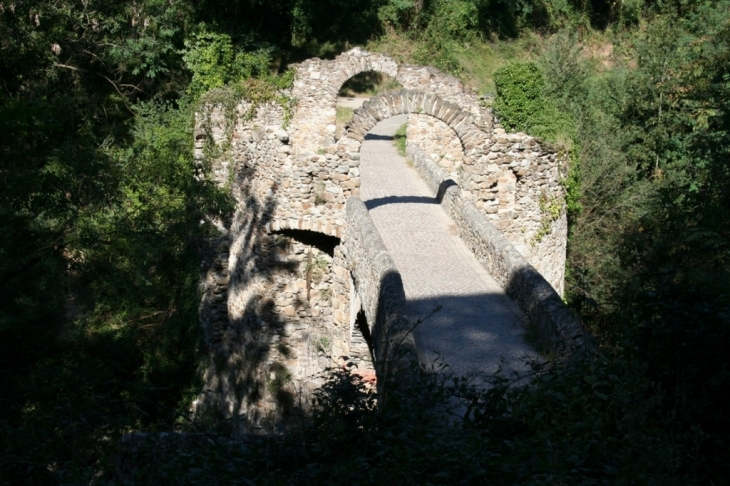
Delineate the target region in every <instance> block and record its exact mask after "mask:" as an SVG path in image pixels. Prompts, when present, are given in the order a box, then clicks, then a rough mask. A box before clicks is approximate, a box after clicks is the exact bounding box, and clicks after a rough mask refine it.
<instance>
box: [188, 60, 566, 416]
mask: <svg viewBox="0 0 730 486" xmlns="http://www.w3.org/2000/svg"><path fill="white" fill-rule="evenodd" d="M296 69H297V75H296V77H295V81H294V85H293V87H292V89H291V90H290V91H283V92H282V93H281V94H282V96H288V97H292V98H294V99H295V100H296V102H297V104H296V108H295V110H294V113H293V116H292V118H291V123H290V124H288V125H287V124H286V123H285V118H286V117H285V113H284V110H283V109H282V108H281V107H280V106H279V105H277V104H275V103H270V104H264V105H261V106H256V107H252V106H251V104H250V103H249V102H247V101H245V100H244V101H242V102H241V103H240V105H239V106H238V107H237V109H236V110H235V113H234V114H233V116H230V113H227V111H226V109H225V108H224V107H223V106H219V105H209V106H206V107H204V109H201V111H200V112H199V113H198V115H197V123H196V131H195V142H196V144H195V157H196V160H197V162H198V165H199V168H200V175H199V177H201V178H207V179H210V180H212V181H214V182H215V183H216V184H218V185H219V187H221V188H223V189H225V190H226V191H229V192H230V194H231V196H232V197H233V199H234V201H235V203H236V210H235V212H234V214H232V215H229V216H227V217H225V218H220V219H216V218H211V219H210V223H211V224H212V225H213V226H214V227H215V228H217V231H218V235H217V236H216V237H215V238H212V240H211V245H212V250H211V254H210V256H209V257H208V258H207V259H206V261H205V262H204V269H205V274H204V279H203V280H204V281H203V290H204V297H203V300H202V303H201V308H200V315H201V323H202V325H203V327H204V330H205V335H206V343H207V347H208V354H209V357H210V359H209V362H208V363H207V365H206V367H205V369H206V371H205V388H204V391H203V393H201V395H200V397H199V399H198V400H197V401H196V404H195V408H196V411H198V412H199V413H215V414H219V415H222V416H225V417H233V416H244V417H245V421H244V422H245V424H246V426H263V425H267V424H272V423H275V422H277V421H278V420H280V419H281V417H282V416H285V415H286V413H291V412H293V411H297V410H301V411H306V409H307V406H308V403H309V397H310V392H311V390H312V389H313V388H314V387H316V386H317V385H318V384H319V383H321V379H322V372H323V370H324V369H325V368H326V367H328V366H337V365H341V364H344V362H345V361H347V360H348V359H349V360H353V361H355V362H356V364H357V365H358V369H359V370H360V372H361V374H362V375H363V376H365V377H371V376H372V374H373V363H372V361H371V359H370V358H371V356H373V355H375V357H376V359H387V358H388V356H389V353H390V352H391V347H390V345H389V344H388V343H391V342H392V337H393V336H401V337H402V333H403V329H404V327H407V325H408V324H407V322H406V321H407V319H406V321H404V320H403V319H405V317H404V316H403V309H402V308H401V307H399V306H401V304H399V303H397V302H400V301H397V299H396V301H397V302H396V301H392V300H391V296H392V295H395V294H397V293H398V292H402V282H401V283H400V284H399V283H398V282H399V281H400V280H399V277H398V278H395V277H394V275H397V269H394V272H395V273H394V272H392V271H390V270H388V268H390V267H388V266H387V265H385V264H384V263H382V262H381V263H382V265H385V267H383V266H382V265H381V263H376V260H377V258H381V257H377V256H374V255H373V254H372V253H371V252H372V251H373V249H374V248H375V247H372V245H371V246H362V244H361V243H358V242H362V241H364V240H363V239H362V238H365V236H364V235H368V234H370V233H369V232H368V231H369V230H366V226H367V224H369V223H367V220H368V217H366V215H367V212H366V213H365V216H364V215H363V214H362V211H355V209H348V204H355V203H348V201H353V200H355V197H356V196H358V195H359V194H360V183H361V181H360V156H361V154H360V148H361V146H362V142H363V140H364V139H365V136H366V135H367V133H368V132H369V131H370V130H371V129H372V128H373V126H375V124H376V123H378V122H379V121H381V120H384V119H386V118H390V117H392V116H395V115H400V114H408V115H409V128H408V136H409V140H410V141H411V143H412V144H417V145H419V146H420V147H423V149H424V150H426V151H427V152H428V153H429V155H430V156H431V157H432V158H433V160H434V161H435V162H436V163H437V164H439V166H440V167H441V168H442V169H443V170H444V171H445V173H446V174H448V175H449V177H450V178H451V179H453V180H454V181H455V182H456V183H457V184H458V191H459V197H460V198H461V199H462V200H464V201H469V202H470V203H471V204H472V205H473V207H474V208H475V210H476V211H478V212H479V213H480V214H481V215H482V216H483V218H484V221H487V222H488V223H485V224H489V225H490V227H491V228H494V231H496V232H501V235H503V236H504V238H506V241H508V242H509V243H510V244H511V245H512V246H510V248H512V250H510V251H516V252H517V254H521V255H522V256H523V257H524V258H525V259H526V260H527V261H529V262H530V263H531V264H532V266H534V267H535V268H536V269H537V270H538V271H539V272H540V273H542V274H543V275H544V276H545V278H546V279H547V280H548V281H549V282H550V284H551V285H552V286H553V288H554V289H555V290H557V292H558V293H561V292H562V289H563V287H562V286H563V273H564V263H565V240H566V236H567V224H566V220H565V209H564V194H563V189H562V186H561V180H562V178H563V177H564V176H565V170H566V167H565V164H564V162H563V158H562V157H561V154H560V153H558V152H556V151H555V150H554V149H552V148H551V147H549V146H548V145H546V144H544V143H541V142H540V141H539V140H537V139H535V138H532V137H529V136H527V135H525V134H507V133H505V132H504V130H502V129H501V128H500V126H499V125H498V124H495V123H494V120H493V117H492V114H491V112H490V111H489V110H488V109H485V108H483V107H482V106H481V105H480V103H479V98H478V97H477V96H475V95H474V93H472V92H470V91H469V90H467V89H465V88H464V86H463V85H462V84H461V83H460V82H459V81H458V80H456V79H455V78H453V77H451V76H448V75H446V74H443V73H440V72H439V71H437V70H435V69H433V68H428V67H419V66H408V65H398V64H397V63H396V62H395V61H393V60H392V59H391V58H389V57H387V56H384V55H380V54H371V53H368V52H365V51H363V50H361V49H358V48H356V49H353V50H351V51H349V52H346V53H344V54H342V55H341V56H339V57H338V58H336V59H335V60H333V61H323V60H319V59H312V60H309V61H306V62H304V63H302V64H300V65H298V66H297V67H296ZM370 70H375V71H380V72H384V73H386V74H389V75H390V76H392V77H394V78H395V79H397V80H398V81H399V82H400V83H401V84H402V85H403V87H404V88H405V89H404V90H401V91H397V92H392V93H387V94H385V95H382V96H379V97H376V98H374V99H372V100H370V101H367V102H365V104H364V105H363V106H362V107H361V108H359V109H358V110H356V112H355V115H354V117H353V119H352V122H351V123H350V124H349V125H348V127H346V132H345V134H344V135H343V136H342V137H341V138H340V139H339V140H335V138H334V118H335V104H336V95H337V92H338V90H339V88H340V87H341V86H342V84H343V83H344V82H345V81H346V80H347V79H349V78H350V77H352V76H353V75H356V74H358V73H360V72H364V71H370ZM353 208H354V206H353ZM348 211H354V212H353V213H351V214H349V213H348ZM355 215H357V216H355ZM480 224H481V223H480ZM292 231H294V232H296V231H304V232H312V233H313V234H315V235H316V234H319V235H327V236H329V237H331V238H333V240H332V241H334V243H333V247H334V250H332V251H331V252H330V253H328V252H325V251H322V249H321V248H320V247H318V245H317V244H314V243H311V242H309V243H308V242H307V241H305V240H306V238H300V239H297V238H298V237H297V235H296V234H295V233H292ZM358 234H359V235H361V236H360V237H358V236H357V235H358ZM371 236H372V235H371ZM371 236H368V238H370V237H371ZM335 239H336V240H335ZM373 241H374V240H373ZM500 248H501V247H500ZM502 250H503V249H502ZM502 250H500V251H502ZM386 253H387V252H386ZM383 258H384V257H383ZM378 261H379V260H378ZM371 265H375V266H374V267H370V266H371ZM378 265H381V266H378ZM366 268H371V269H370V270H369V273H367V272H365V273H363V272H362V271H363V270H364V269H366ZM495 278H496V279H497V280H499V277H498V276H496V275H495ZM399 288H400V290H398V289H399ZM367 289H371V290H367ZM394 293H395V294H394ZM361 309H362V310H363V311H364V313H365V315H366V317H367V321H368V322H367V323H368V326H369V329H370V332H371V333H372V336H373V338H372V346H373V349H370V348H369V347H368V346H367V344H366V342H365V339H364V336H361V335H359V334H358V330H357V329H356V326H355V320H356V316H357V314H358V312H359V311H360V310H361ZM399 339H400V338H399ZM343 357H347V358H343ZM379 376H382V370H381V372H380V373H379Z"/></svg>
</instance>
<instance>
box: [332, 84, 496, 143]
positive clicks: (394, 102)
mask: <svg viewBox="0 0 730 486" xmlns="http://www.w3.org/2000/svg"><path fill="white" fill-rule="evenodd" d="M402 114H422V115H429V116H432V117H434V118H437V119H439V120H441V121H442V122H444V123H446V124H447V125H448V126H449V127H450V128H451V129H452V130H453V131H454V133H456V135H457V137H458V138H459V140H460V142H461V145H462V148H463V150H464V153H466V152H467V151H470V150H473V149H475V148H477V147H479V146H481V145H483V144H484V142H485V141H486V140H487V139H488V137H487V134H486V133H484V132H483V131H482V130H481V129H479V128H478V127H477V126H476V124H475V121H474V116H473V115H472V114H471V113H470V112H469V111H466V110H463V109H462V108H461V107H460V106H459V105H457V104H455V103H452V102H449V101H446V100H444V99H443V98H441V97H440V96H438V95H437V94H435V93H428V92H424V91H420V90H406V89H401V90H399V91H392V92H390V93H384V94H381V95H379V96H376V97H374V98H371V99H370V100H368V101H366V102H365V103H363V104H362V106H361V107H360V108H357V109H356V110H355V111H354V114H353V117H352V120H351V121H350V123H349V124H348V125H347V127H346V129H347V135H346V137H349V138H351V139H354V140H357V141H359V142H362V141H363V140H364V138H365V136H366V135H367V133H368V132H369V131H370V130H371V129H372V128H373V127H374V126H375V124H376V123H378V122H379V121H381V120H385V119H386V118H390V117H392V116H396V115H402Z"/></svg>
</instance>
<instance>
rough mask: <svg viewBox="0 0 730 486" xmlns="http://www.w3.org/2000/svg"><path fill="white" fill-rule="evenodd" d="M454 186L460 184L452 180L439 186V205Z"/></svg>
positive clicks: (437, 193) (437, 196)
mask: <svg viewBox="0 0 730 486" xmlns="http://www.w3.org/2000/svg"><path fill="white" fill-rule="evenodd" d="M452 186H458V184H457V183H456V182H455V181H454V180H452V179H446V180H445V181H442V182H441V184H439V188H438V191H436V201H437V202H438V203H439V204H441V203H442V202H443V200H444V196H445V195H446V190H447V189H448V188H449V187H452Z"/></svg>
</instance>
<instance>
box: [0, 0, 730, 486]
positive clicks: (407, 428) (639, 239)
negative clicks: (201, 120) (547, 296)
mask: <svg viewBox="0 0 730 486" xmlns="http://www.w3.org/2000/svg"><path fill="white" fill-rule="evenodd" d="M354 44H368V45H369V46H371V47H372V48H373V49H384V50H390V51H391V53H392V54H394V55H396V56H399V57H401V58H402V59H403V60H407V61H411V62H420V63H423V64H429V65H434V64H435V65H436V66H437V67H439V68H441V69H444V70H446V71H448V72H450V73H452V74H455V75H457V76H460V77H462V78H463V79H464V80H465V81H467V82H468V83H470V84H472V85H474V86H475V87H477V88H479V89H481V90H482V91H485V92H487V93H493V94H495V95H496V97H495V99H494V109H495V112H496V113H497V115H498V116H499V117H500V120H501V122H502V123H503V124H504V125H505V126H507V127H508V128H511V129H516V130H525V131H528V132H530V133H531V134H535V135H538V136H541V137H544V138H545V139H547V140H549V141H551V142H554V143H556V144H557V145H558V146H560V147H562V148H563V149H564V150H566V151H568V152H569V153H570V156H571V174H570V177H569V178H568V180H566V182H565V183H566V188H567V191H568V194H569V201H568V203H569V205H568V211H569V218H570V231H571V234H570V242H569V268H568V272H569V277H568V281H567V287H568V292H567V299H568V301H569V303H570V304H571V305H572V306H573V307H574V308H575V310H576V311H577V312H578V313H579V314H580V315H581V316H582V318H583V320H584V322H585V323H586V325H587V326H588V327H589V328H590V330H591V331H592V332H593V333H594V335H595V336H596V337H597V339H598V342H599V343H600V346H601V353H600V354H597V355H595V356H588V357H586V359H585V361H584V362H581V363H573V364H571V365H570V366H567V367H565V366H563V365H560V364H555V365H554V366H545V365H535V370H534V371H535V378H534V380H533V384H532V385H531V386H530V387H510V386H508V384H509V377H495V378H494V381H495V386H494V387H493V388H492V389H491V390H490V391H488V392H479V391H475V390H471V389H468V387H466V386H464V383H463V382H462V381H457V383H456V385H457V386H452V385H453V383H451V382H450V383H438V382H430V381H428V380H426V381H425V382H424V383H423V384H422V386H423V387H424V389H422V390H419V392H418V394H417V396H420V397H422V400H427V401H428V403H432V404H435V405H434V406H433V407H424V406H420V405H421V404H420V403H418V402H416V403H412V402H399V401H398V400H393V401H391V402H389V403H388V404H386V405H385V406H382V407H379V408H378V407H373V402H372V397H371V396H369V395H367V394H366V393H365V391H364V389H363V388H362V386H361V384H359V383H358V382H357V380H356V379H355V378H354V377H353V376H351V375H349V374H347V373H344V374H340V375H338V376H335V377H333V379H332V381H331V382H330V383H329V385H328V386H327V387H325V389H323V390H322V391H321V393H320V395H319V396H318V399H319V407H318V408H317V411H316V413H315V416H314V417H313V420H312V422H311V423H309V424H303V425H302V426H301V427H300V428H298V429H296V430H295V431H293V432H291V433H290V434H288V435H286V436H284V437H273V438H269V439H265V440H261V441H253V442H252V443H248V444H247V445H245V446H244V445H242V444H241V442H240V440H233V441H231V440H229V439H228V438H226V436H225V430H226V429H225V427H224V426H225V424H220V423H213V424H210V423H206V424H205V425H203V424H190V423H189V422H188V420H189V417H188V415H187V413H186V410H187V405H188V404H189V403H190V400H191V398H192V397H193V396H194V394H195V392H196V389H197V386H198V383H197V381H196V380H197V378H196V377H197V375H198V373H197V371H198V370H197V367H198V360H199V356H198V340H199V335H198V327H197V315H196V312H197V304H198V301H199V295H198V288H197V285H198V277H199V270H200V261H201V259H202V256H201V255H202V253H203V252H204V251H205V244H206V235H207V234H208V231H209V228H208V227H207V224H205V223H201V221H204V220H205V218H204V216H205V215H213V214H225V213H226V212H228V211H230V201H228V200H227V198H226V197H225V195H224V194H221V193H219V192H218V191H217V190H216V189H215V188H214V187H212V186H209V185H206V184H205V183H201V182H199V181H196V179H195V178H194V175H195V166H194V163H193V159H192V136H191V133H192V113H193V111H194V109H195V107H196V103H197V102H198V100H199V98H200V96H201V95H202V94H203V93H205V92H206V91H208V90H210V89H212V88H216V87H220V86H223V85H224V84H237V83H238V88H236V92H238V93H246V92H252V91H255V92H256V93H262V92H263V93H266V92H267V89H268V88H266V87H267V86H275V85H282V84H285V83H286V82H288V81H290V77H288V76H286V75H282V76H281V77H277V74H278V73H284V72H285V70H286V66H287V65H288V64H289V63H291V62H296V61H298V60H300V59H304V58H306V57H310V56H312V55H319V56H325V57H326V56H331V55H334V54H336V53H338V52H340V51H341V50H342V49H345V48H347V47H348V46H351V45H354ZM0 74H1V76H0V79H1V80H2V90H0V182H1V184H2V186H1V191H0V231H2V238H0V351H1V354H0V356H1V358H0V409H1V410H2V412H1V413H0V451H2V452H1V453H0V484H26V483H27V484H46V483H47V484H56V483H89V482H114V481H116V482H127V483H150V482H155V481H157V482H159V481H163V482H172V483H201V482H216V479H214V478H216V477H217V478H218V481H220V482H225V481H231V482H235V481H238V482H244V483H258V482H261V483H275V484H287V483H290V482H291V483H307V484H311V483H330V484H334V483H341V482H345V481H351V482H361V483H367V484H370V483H375V482H379V483H380V482H389V480H392V481H393V482H395V481H397V482H402V483H419V484H421V483H429V482H430V483H449V484H451V483H461V482H465V483H479V484H482V483H488V482H494V483H498V484H515V483H526V484H615V483H621V484H624V483H627V484H633V483H635V484H728V483H729V482H730V467H729V465H730V454H729V453H728V452H727V448H726V447H727V446H726V444H727V441H728V440H730V414H729V413H728V408H727V407H726V406H723V404H724V401H723V400H724V399H725V397H727V396H730V359H728V357H727V350H728V349H730V334H729V332H730V327H729V326H730V323H729V322H728V319H730V314H729V312H730V302H729V301H730V285H729V284H730V276H729V275H728V257H729V256H730V245H729V243H728V238H730V177H729V176H730V174H729V173H728V172H729V171H730V168H729V165H728V164H729V162H730V149H729V148H728V147H730V3H728V2H727V1H724V0H723V1H703V0H654V1H649V0H625V1H620V2H608V1H595V2H590V3H589V2H571V1H567V0H449V1H447V0H431V1H423V0H356V1H341V0H273V1H265V2H264V1H253V0H248V1H221V0H206V1H200V2H193V1H191V0H141V1H140V0H137V1H122V2H102V1H94V0H92V1H87V0H84V1H81V0H68V1H50V0H17V1H15V2H0ZM253 80H255V81H253ZM452 393H458V394H459V395H460V396H464V397H466V399H467V400H468V401H469V403H471V405H472V408H471V409H470V414H469V418H468V420H467V421H466V422H465V423H464V424H463V425H455V424H454V423H451V422H449V421H445V420H444V418H443V417H444V415H445V413H446V411H447V410H448V409H449V406H450V404H451V403H453V401H452V400H450V399H449V394H452ZM436 405H438V406H436ZM434 410H438V411H439V413H438V414H436V413H433V411H434ZM171 429H175V430H186V431H188V432H195V434H190V435H189V436H188V437H190V440H187V441H183V444H174V446H170V447H165V443H160V442H154V437H155V436H150V437H151V438H153V439H151V440H153V442H154V443H153V444H151V445H150V444H142V445H140V446H139V448H137V449H133V450H132V452H130V451H129V450H128V449H125V452H120V451H119V444H120V441H119V437H121V436H122V435H123V434H125V433H129V432H134V431H156V430H171ZM214 432H215V433H214ZM196 434H197V435H196ZM196 437H198V439H195V438H196ZM201 437H202V439H201ZM196 440H198V442H197V443H196Z"/></svg>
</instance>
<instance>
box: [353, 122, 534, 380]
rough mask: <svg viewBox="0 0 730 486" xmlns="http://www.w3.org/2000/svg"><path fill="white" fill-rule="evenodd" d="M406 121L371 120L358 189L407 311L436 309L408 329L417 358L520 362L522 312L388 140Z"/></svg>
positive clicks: (463, 368)
mask: <svg viewBox="0 0 730 486" xmlns="http://www.w3.org/2000/svg"><path fill="white" fill-rule="evenodd" d="M406 121H407V116H406V115H399V116H396V117H392V118H390V119H387V120H384V121H382V122H380V123H378V124H377V125H376V126H375V127H374V128H373V129H372V130H371V131H370V133H369V134H368V136H367V137H366V139H365V142H364V143H363V145H362V149H361V151H360V153H361V161H360V164H361V183H362V187H361V197H362V199H363V201H364V202H365V205H366V206H367V207H368V209H369V210H370V214H371V216H372V218H373V221H374V222H375V225H376V227H377V228H378V231H379V232H380V234H381V236H382V238H383V241H384V242H385V244H386V246H387V247H388V250H389V251H390V253H391V255H392V257H393V260H394V261H395V264H396V266H397V267H398V269H399V270H400V272H401V275H402V277H403V284H404V286H405V292H406V299H407V301H408V305H409V308H410V310H411V312H412V314H413V317H414V318H418V317H419V316H420V317H422V318H423V317H426V316H427V315H429V314H430V313H431V311H432V310H433V309H434V308H435V307H436V306H439V305H441V306H443V307H442V309H441V310H440V311H438V312H437V313H436V314H434V315H433V316H432V317H430V318H428V319H427V320H426V321H425V322H423V324H421V325H420V326H419V327H418V328H417V329H416V331H415V339H416V345H417V348H418V354H419V359H420V360H421V362H422V363H424V364H426V365H427V366H428V365H429V364H430V363H433V362H434V360H436V358H437V357H438V356H441V357H442V358H443V360H444V361H445V362H446V363H447V364H448V365H449V366H450V368H451V369H452V370H453V371H454V372H456V373H459V374H464V373H467V372H476V373H492V372H494V371H495V370H496V369H497V367H498V366H499V365H500V358H502V357H503V358H504V365H503V367H504V368H505V369H508V370H515V371H519V370H523V368H524V365H523V363H522V361H521V358H522V357H523V356H524V355H526V354H528V355H533V356H534V355H535V352H534V350H532V348H530V346H528V345H527V344H526V343H525V341H524V339H523V334H524V325H523V323H524V316H523V314H522V312H521V311H520V309H519V308H518V307H517V305H516V304H515V303H514V302H513V301H512V300H511V299H510V298H509V297H507V295H506V294H505V292H504V290H503V289H502V288H501V287H500V286H499V284H497V282H496V281H495V280H494V279H493V278H492V277H491V276H490V275H489V273H487V271H486V270H484V268H483V267H482V266H481V265H480V264H479V262H478V261H477V260H476V258H475V257H474V255H473V254H472V253H471V251H469V249H468V248H467V246H466V245H465V244H464V242H463V241H462V240H461V239H460V238H459V236H458V235H457V231H456V226H455V225H454V222H453V221H452V220H451V219H450V218H449V216H448V215H447V214H446V213H445V212H444V211H443V209H442V208H441V206H440V205H439V204H438V203H437V201H436V199H435V197H434V194H433V193H431V191H430V190H429V189H428V188H427V186H426V184H425V183H424V182H423V180H422V179H421V178H420V176H419V175H418V173H417V172H416V171H415V169H413V168H412V167H409V166H408V164H407V161H406V159H405V158H404V157H401V156H400V155H399V154H398V152H397V150H396V148H395V147H394V146H393V135H394V134H395V131H396V130H397V129H398V127H399V126H400V125H402V124H403V123H405V122H406Z"/></svg>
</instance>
